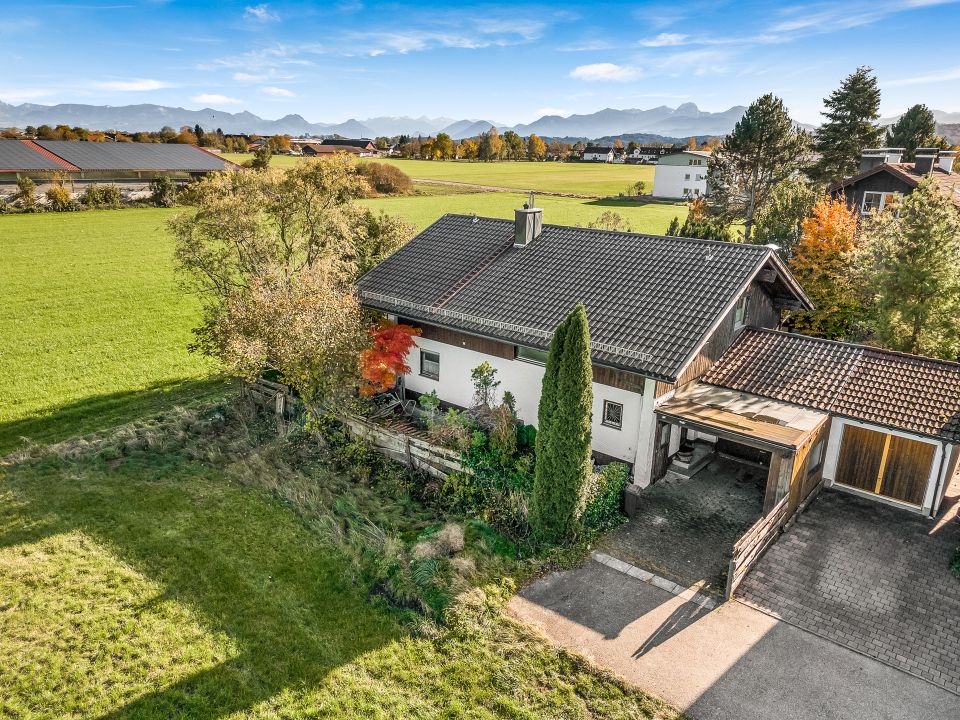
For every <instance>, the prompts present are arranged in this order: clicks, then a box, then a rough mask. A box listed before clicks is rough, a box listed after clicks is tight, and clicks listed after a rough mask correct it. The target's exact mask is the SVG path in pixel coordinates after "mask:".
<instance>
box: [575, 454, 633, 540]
mask: <svg viewBox="0 0 960 720" xmlns="http://www.w3.org/2000/svg"><path fill="white" fill-rule="evenodd" d="M629 479H630V468H628V467H627V466H626V465H624V464H623V463H610V464H609V465H605V466H604V467H603V468H602V469H601V470H600V472H598V473H594V474H593V476H592V477H591V479H590V485H589V487H588V488H587V501H586V505H585V506H584V509H583V514H582V515H581V516H580V520H581V522H582V523H583V526H584V527H585V528H586V529H587V530H592V531H602V530H609V529H610V528H612V527H616V526H617V525H619V524H620V523H621V522H622V521H623V519H624V516H623V513H621V512H620V504H621V502H622V499H623V490H624V488H625V487H626V486H627V481H628V480H629Z"/></svg>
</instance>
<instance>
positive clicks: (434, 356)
mask: <svg viewBox="0 0 960 720" xmlns="http://www.w3.org/2000/svg"><path fill="white" fill-rule="evenodd" d="M420 374H421V375H422V376H423V377H425V378H430V379H431V380H439V379H440V353H435V352H430V351H429V350H421V351H420Z"/></svg>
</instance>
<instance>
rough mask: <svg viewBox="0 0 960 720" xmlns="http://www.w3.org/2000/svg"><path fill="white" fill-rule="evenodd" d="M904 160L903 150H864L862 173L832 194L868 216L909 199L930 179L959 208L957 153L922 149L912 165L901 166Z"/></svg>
mask: <svg viewBox="0 0 960 720" xmlns="http://www.w3.org/2000/svg"><path fill="white" fill-rule="evenodd" d="M902 157H903V149H902V148H875V149H871V150H865V151H864V153H863V155H862V156H861V158H860V172H858V173H857V174H856V175H854V176H853V177H850V178H847V179H846V180H844V181H843V182H840V183H837V184H835V185H833V186H831V187H830V188H829V192H830V194H831V195H832V196H833V197H835V198H836V197H840V196H844V197H846V199H847V203H848V204H849V205H850V207H853V208H857V209H858V210H859V211H860V213H861V214H863V215H866V214H868V213H870V211H872V210H878V211H879V210H883V209H884V208H885V207H886V206H887V205H888V204H889V203H890V202H891V201H894V200H895V199H896V198H900V197H903V196H904V195H909V194H910V193H912V192H913V189H914V188H915V187H916V186H917V184H918V183H919V182H920V179H921V178H922V177H923V176H924V175H929V176H930V177H932V178H933V179H934V180H935V181H936V183H937V185H938V187H939V188H940V191H941V192H942V193H943V194H944V195H945V196H946V197H948V198H950V199H951V200H952V201H953V203H954V204H955V205H956V206H957V207H958V208H960V173H958V172H955V171H954V169H953V164H954V160H955V158H956V152H955V151H953V150H939V149H937V148H920V149H918V150H917V153H916V158H915V160H914V162H912V163H905V162H901V160H902Z"/></svg>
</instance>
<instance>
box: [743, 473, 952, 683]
mask: <svg viewBox="0 0 960 720" xmlns="http://www.w3.org/2000/svg"><path fill="white" fill-rule="evenodd" d="M950 492H951V496H950V497H949V499H948V501H947V503H946V505H947V506H948V510H947V511H946V513H945V515H947V517H945V518H943V519H942V520H941V521H940V522H934V521H932V520H929V519H925V518H922V517H919V516H917V515H914V514H912V513H908V512H906V511H904V510H900V509H896V508H892V507H888V506H885V505H880V504H878V503H875V502H870V501H867V500H864V499H862V498H858V497H854V496H852V495H848V494H845V493H841V492H824V493H822V494H821V495H820V497H818V498H817V499H816V500H815V501H814V502H813V503H812V504H811V506H810V507H809V508H808V509H807V511H806V512H805V513H804V514H803V515H801V516H800V517H799V519H798V520H797V522H796V523H795V524H794V525H793V527H791V528H790V529H789V530H788V531H787V532H786V533H785V534H784V536H783V537H781V538H780V540H779V541H778V542H777V543H776V544H775V545H773V547H771V548H770V550H769V551H768V552H767V554H766V555H765V556H764V557H763V558H762V559H761V560H760V562H759V563H758V564H757V565H756V567H754V569H753V571H752V572H751V573H750V574H749V575H748V576H747V578H746V580H745V581H744V582H743V584H741V586H740V587H739V588H738V590H737V597H738V598H739V599H741V600H743V601H744V602H746V603H749V604H750V605H752V606H754V607H756V608H758V609H761V610H763V611H764V612H767V613H770V614H771V615H773V616H775V617H777V618H781V619H783V620H786V621H787V622H789V623H791V624H793V625H796V626H798V627H801V628H804V629H805V630H808V631H810V632H812V633H816V634H817V635H820V636H822V637H825V638H827V639H829V640H832V641H834V642H836V643H839V644H841V645H844V646H846V647H849V648H851V649H853V650H856V651H858V652H861V653H864V654H866V655H868V656H870V657H873V658H877V659H879V660H881V661H883V662H885V663H887V664H889V665H892V666H894V667H897V668H900V669H901V670H904V671H906V672H910V673H913V674H915V675H917V676H919V677H921V678H924V679H925V680H928V681H929V682H932V683H936V684H937V685H940V686H941V687H944V688H947V689H949V690H951V691H953V692H955V693H958V694H960V579H958V578H956V577H954V576H953V575H952V574H951V573H950V572H949V570H948V565H949V561H950V557H951V556H952V554H953V552H954V551H955V550H956V549H957V548H958V547H960V522H957V521H956V520H954V519H952V518H951V517H950V515H951V513H952V512H954V511H952V510H951V509H950V508H949V506H950V505H953V503H954V501H955V500H956V498H957V496H958V495H960V479H955V481H954V486H953V488H952V489H951V491H950Z"/></svg>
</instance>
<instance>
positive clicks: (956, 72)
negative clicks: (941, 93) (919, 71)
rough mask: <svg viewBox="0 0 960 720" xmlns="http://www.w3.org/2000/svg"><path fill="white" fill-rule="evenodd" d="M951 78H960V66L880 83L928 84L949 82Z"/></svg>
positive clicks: (897, 85)
mask: <svg viewBox="0 0 960 720" xmlns="http://www.w3.org/2000/svg"><path fill="white" fill-rule="evenodd" d="M950 80H960V67H955V68H952V69H950V70H941V71H940V72H932V73H927V74H926V75H914V76H913V77H908V78H900V79H899V80H888V81H887V82H881V83H880V84H881V85H882V86H883V87H899V86H902V85H927V84H929V83H938V82H949V81H950Z"/></svg>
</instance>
